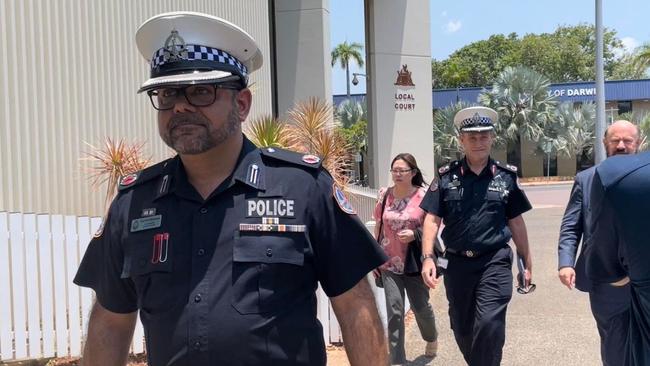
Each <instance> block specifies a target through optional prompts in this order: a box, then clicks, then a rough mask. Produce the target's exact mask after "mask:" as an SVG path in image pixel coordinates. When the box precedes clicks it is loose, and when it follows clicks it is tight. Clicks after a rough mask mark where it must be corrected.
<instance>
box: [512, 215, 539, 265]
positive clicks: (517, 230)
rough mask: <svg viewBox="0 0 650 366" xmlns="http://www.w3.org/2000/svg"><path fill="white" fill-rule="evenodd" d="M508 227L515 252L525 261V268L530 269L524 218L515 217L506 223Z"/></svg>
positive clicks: (530, 260) (530, 263) (530, 261)
mask: <svg viewBox="0 0 650 366" xmlns="http://www.w3.org/2000/svg"><path fill="white" fill-rule="evenodd" d="M508 227H509V228H510V232H511V233H512V241H514V242H515V247H517V252H518V253H519V254H520V255H521V256H523V257H524V258H525V260H526V267H527V268H528V269H532V267H533V263H532V259H531V255H530V247H529V245H528V232H527V230H526V223H525V222H524V218H523V217H521V215H520V216H517V217H515V218H514V219H511V220H509V221H508Z"/></svg>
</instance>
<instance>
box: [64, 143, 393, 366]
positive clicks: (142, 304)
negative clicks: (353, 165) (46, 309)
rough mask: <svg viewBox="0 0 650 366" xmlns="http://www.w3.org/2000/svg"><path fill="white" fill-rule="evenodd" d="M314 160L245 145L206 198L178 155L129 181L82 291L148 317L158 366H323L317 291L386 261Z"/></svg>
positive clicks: (87, 259) (85, 272) (81, 278)
mask: <svg viewBox="0 0 650 366" xmlns="http://www.w3.org/2000/svg"><path fill="white" fill-rule="evenodd" d="M308 161H309V162H303V160H302V155H301V154H296V153H292V152H288V151H284V150H280V149H257V148H256V147H255V146H254V145H253V144H252V143H251V142H249V141H248V140H245V141H244V146H243V149H242V152H241V154H240V157H239V160H238V163H237V166H236V168H235V170H234V172H233V174H232V175H231V177H229V178H228V179H226V180H225V181H224V182H223V183H222V184H221V185H220V186H219V187H218V188H217V189H216V190H215V192H213V193H212V195H211V196H210V197H209V198H208V199H206V200H203V199H202V198H201V196H200V195H199V194H198V193H197V192H196V190H195V189H194V188H193V187H192V185H191V184H190V183H189V182H188V180H187V176H186V174H185V171H184V168H183V164H182V162H181V160H180V159H179V157H175V158H173V159H170V160H167V161H165V162H163V163H160V164H158V165H155V166H153V167H150V168H147V169H145V170H144V171H142V172H141V173H139V174H137V175H134V176H132V177H130V178H129V177H127V179H126V180H123V182H122V185H121V187H120V193H119V195H118V197H117V198H116V199H115V201H114V202H113V204H112V206H111V208H110V211H109V214H108V217H107V219H106V226H105V228H104V230H103V233H102V234H101V235H100V236H98V237H96V238H94V239H93V240H92V241H91V243H90V245H89V247H88V249H87V251H86V254H85V255H84V258H83V261H82V263H81V265H80V268H79V270H78V273H77V275H76V277H75V280H74V282H75V283H76V284H78V285H80V286H85V287H91V288H93V289H94V290H95V292H96V295H97V300H98V301H99V303H100V304H101V305H102V306H103V307H105V308H106V309H108V310H110V311H112V312H116V313H130V312H134V311H136V310H140V317H141V320H142V323H143V325H144V328H145V335H146V342H147V352H148V355H147V356H148V358H149V364H150V365H152V366H164V365H233V366H235V365H325V358H326V355H325V349H324V340H323V332H322V327H321V324H320V323H319V321H318V320H317V318H316V295H315V291H316V289H317V286H318V283H319V282H320V284H321V285H322V288H323V289H324V291H325V293H326V294H327V295H328V296H330V297H333V296H337V295H340V294H342V293H344V292H345V291H347V290H349V289H350V288H352V287H353V286H354V285H355V284H356V283H357V282H358V281H359V280H360V279H362V278H363V277H364V276H365V275H366V274H367V273H368V272H369V271H370V270H372V269H373V268H376V267H378V266H379V265H381V264H382V263H383V262H385V261H386V259H387V258H386V257H385V255H384V254H383V251H382V250H381V248H380V247H379V246H378V245H377V244H376V241H375V240H374V239H373V237H372V236H371V235H370V233H369V232H368V230H367V229H366V228H365V227H364V226H363V224H362V223H361V222H360V221H359V219H358V218H357V217H356V215H354V214H353V213H349V208H350V207H348V206H346V201H345V197H344V196H342V195H341V194H340V192H336V191H335V190H334V185H333V184H334V183H333V180H332V178H331V177H330V175H329V174H328V173H327V172H326V171H325V170H324V169H322V168H320V164H318V163H315V162H314V161H313V159H312V160H308ZM336 193H339V194H338V197H339V198H338V200H337V199H336V198H335V197H336ZM346 211H348V212H346Z"/></svg>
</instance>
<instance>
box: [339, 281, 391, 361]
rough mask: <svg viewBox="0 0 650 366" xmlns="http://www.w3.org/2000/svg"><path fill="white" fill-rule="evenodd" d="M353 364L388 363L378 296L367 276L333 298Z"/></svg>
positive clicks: (344, 340) (346, 349)
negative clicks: (376, 296) (374, 292)
mask: <svg viewBox="0 0 650 366" xmlns="http://www.w3.org/2000/svg"><path fill="white" fill-rule="evenodd" d="M332 307H333V308H334V313H336V317H337V319H338V321H339V324H340V325H341V331H342V333H343V344H344V346H345V351H346V352H347V355H348V360H349V361H350V365H351V366H365V365H367V366H375V365H380V366H384V365H388V346H387V344H386V336H385V334H384V327H383V326H382V325H381V320H380V319H379V313H378V311H377V304H376V303H375V297H374V295H373V293H372V290H371V289H370V285H369V284H368V280H367V279H366V278H365V277H364V278H363V279H362V280H361V281H359V283H358V284H357V285H356V286H354V287H353V288H352V289H350V290H348V291H347V292H345V293H344V294H342V295H339V296H337V297H334V298H332Z"/></svg>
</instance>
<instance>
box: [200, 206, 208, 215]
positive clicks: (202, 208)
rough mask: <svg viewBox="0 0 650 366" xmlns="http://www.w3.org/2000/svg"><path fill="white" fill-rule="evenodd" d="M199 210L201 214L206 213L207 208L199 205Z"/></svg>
mask: <svg viewBox="0 0 650 366" xmlns="http://www.w3.org/2000/svg"><path fill="white" fill-rule="evenodd" d="M199 212H200V213H202V214H204V213H208V209H207V208H205V207H201V209H200V210H199Z"/></svg>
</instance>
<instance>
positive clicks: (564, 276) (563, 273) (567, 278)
mask: <svg viewBox="0 0 650 366" xmlns="http://www.w3.org/2000/svg"><path fill="white" fill-rule="evenodd" d="M558 277H560V281H561V282H562V284H563V285H564V286H566V287H568V288H569V290H573V288H574V287H575V285H576V271H575V269H573V268H572V267H564V268H560V271H559V272H558Z"/></svg>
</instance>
